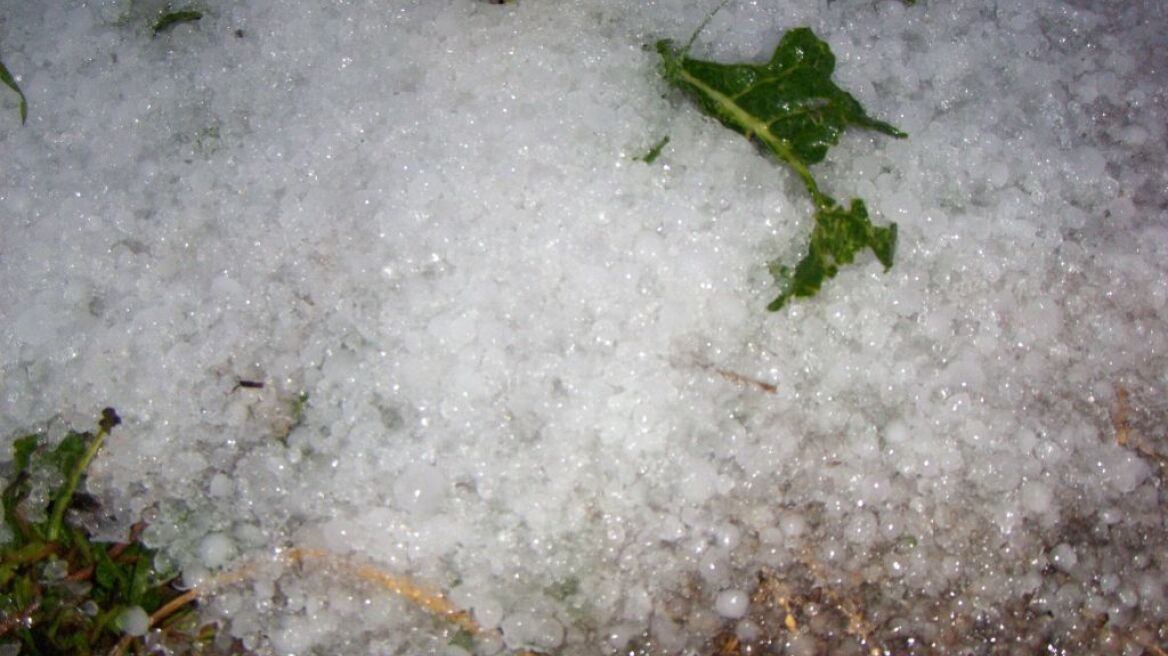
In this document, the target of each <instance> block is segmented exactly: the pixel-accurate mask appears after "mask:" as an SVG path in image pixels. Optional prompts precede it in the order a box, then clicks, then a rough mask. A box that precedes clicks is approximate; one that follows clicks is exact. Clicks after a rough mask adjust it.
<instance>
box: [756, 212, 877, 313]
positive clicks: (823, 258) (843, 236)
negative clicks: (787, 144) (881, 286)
mask: <svg viewBox="0 0 1168 656" xmlns="http://www.w3.org/2000/svg"><path fill="white" fill-rule="evenodd" d="M825 198H828V199H829V200H830V197H825ZM834 202H835V201H832V203H833V204H832V205H831V206H830V207H828V208H826V209H820V210H819V211H818V212H816V213H815V228H814V229H813V230H812V232H811V245H810V246H809V247H808V249H807V255H806V256H804V257H803V259H802V260H800V261H799V264H797V265H795V270H794V271H793V272H792V271H791V270H790V269H788V268H787V267H785V266H782V265H781V264H779V263H777V262H771V264H770V271H771V275H772V276H774V278H775V282H776V283H778V285H779V289H780V293H779V297H778V298H776V299H775V300H773V301H771V304H770V305H768V306H767V309H768V310H770V311H771V312H777V311H778V310H781V309H782V308H783V306H784V305H786V303H787V301H788V300H790V299H791V297H806V296H814V295H815V293H816V292H818V291H819V288H820V286H821V285H822V284H823V281H825V280H827V279H828V278H832V277H834V276H835V274H836V273H838V272H839V267H840V266H841V265H844V264H851V263H852V261H853V260H855V259H856V253H858V252H859V251H861V250H863V249H864V248H871V249H872V252H873V253H875V254H876V259H878V260H880V263H881V264H883V265H884V270H885V271H887V270H888V268H889V267H891V266H892V260H893V258H894V257H895V255H896V224H895V223H893V224H892V225H889V226H885V227H877V226H874V225H872V222H871V221H870V220H868V210H867V208H866V207H864V201H862V200H860V199H858V198H853V199H852V205H851V207H850V208H848V209H844V208H843V207H842V206H840V205H835V204H834Z"/></svg>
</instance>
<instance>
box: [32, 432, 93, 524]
mask: <svg viewBox="0 0 1168 656" xmlns="http://www.w3.org/2000/svg"><path fill="white" fill-rule="evenodd" d="M106 435H109V430H108V429H107V428H106V427H105V426H104V425H103V426H102V427H101V428H100V429H98V431H97V436H96V437H94V438H93V442H92V443H91V444H90V445H89V448H87V449H86V450H85V455H83V456H82V457H81V460H80V461H78V462H77V466H76V467H74V468H73V471H71V472H69V478H68V479H67V480H66V481H65V485H64V486H63V487H62V488H61V494H60V496H58V497H57V500H56V501H54V502H53V514H52V515H51V516H50V517H49V530H48V533H47V534H46V536H45V537H46V538H47V539H48V541H49V542H55V541H56V540H57V538H59V537H60V535H61V526H62V525H63V524H64V523H65V510H67V509H68V508H69V502H70V501H71V500H72V499H73V493H74V492H76V491H77V485H78V484H79V483H80V482H81V475H82V474H84V473H85V470H86V469H88V468H89V463H90V462H91V461H93V456H95V455H97V450H98V449H100V448H101V445H102V443H103V442H105V436H106Z"/></svg>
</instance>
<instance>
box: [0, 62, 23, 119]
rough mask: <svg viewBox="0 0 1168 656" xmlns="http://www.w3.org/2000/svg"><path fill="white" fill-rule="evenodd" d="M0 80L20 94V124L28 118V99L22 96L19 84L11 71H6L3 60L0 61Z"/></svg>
mask: <svg viewBox="0 0 1168 656" xmlns="http://www.w3.org/2000/svg"><path fill="white" fill-rule="evenodd" d="M0 82H3V83H4V84H5V85H6V86H7V87H8V88H9V89H12V90H13V91H15V92H16V95H18V96H20V124H21V125H24V123H25V122H26V121H27V120H28V99H27V98H25V97H24V92H23V91H21V90H20V85H19V84H17V83H16V78H14V77H12V73H10V72H8V67H7V66H5V65H4V62H2V61H0Z"/></svg>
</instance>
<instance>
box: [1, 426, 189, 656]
mask: <svg viewBox="0 0 1168 656" xmlns="http://www.w3.org/2000/svg"><path fill="white" fill-rule="evenodd" d="M120 422H121V420H120V419H119V418H118V415H117V413H116V412H115V411H114V410H113V409H112V408H106V409H105V410H103V411H102V416H101V420H100V421H99V422H98V431H97V433H96V434H94V433H89V432H86V433H76V432H70V433H69V434H67V435H66V436H65V438H64V439H62V440H61V441H60V442H58V443H57V444H56V445H55V446H53V447H51V448H50V447H49V446H48V445H47V444H46V440H45V437H44V436H43V435H39V434H35V435H26V436H24V437H21V438H18V439H17V440H15V441H14V442H13V444H12V451H13V460H12V463H13V468H14V469H13V471H12V472H11V476H10V477H9V481H10V482H9V483H8V485H7V487H5V488H4V491H3V493H2V499H3V504H4V523H5V524H6V526H7V528H8V531H9V533H10V536H11V537H10V539H9V541H8V542H7V543H6V544H4V545H3V546H2V547H0V614H2V617H3V620H0V646H2V645H3V643H4V642H8V643H9V644H12V643H15V644H16V645H19V647H20V653H21V654H33V655H45V656H48V655H50V654H77V655H79V656H86V655H88V654H98V653H100V654H104V653H110V652H111V650H113V651H120V650H122V649H124V648H125V646H126V642H127V637H126V636H125V635H124V634H125V633H139V632H141V631H144V630H145V629H146V628H148V627H149V625H150V619H151V618H150V615H149V614H151V613H154V612H155V611H157V610H159V608H161V607H162V606H163V605H164V604H167V603H168V602H170V601H171V600H173V599H175V598H176V597H178V596H179V595H180V594H181V593H180V592H179V591H178V590H176V589H175V588H174V587H173V586H172V585H170V580H171V578H172V577H173V574H171V573H167V572H159V571H158V570H157V569H156V568H155V565H154V563H155V554H154V552H153V551H151V550H150V549H148V548H146V547H145V546H144V545H143V544H142V543H141V542H140V541H139V539H138V538H139V535H140V533H141V531H142V529H143V528H144V526H143V525H142V524H138V525H136V526H135V527H134V528H133V529H131V533H130V537H129V539H128V540H127V541H126V542H121V543H116V544H109V543H98V542H92V541H91V540H90V537H89V534H88V533H87V532H86V531H85V530H84V529H82V528H80V527H78V526H76V525H75V524H74V523H73V522H70V521H68V519H69V517H68V515H69V512H70V511H71V510H75V509H77V508H79V507H82V506H84V505H85V504H86V502H87V497H86V496H85V495H84V494H82V493H81V492H80V491H79V490H80V489H81V488H82V486H83V483H84V480H85V475H86V470H87V469H88V468H89V465H90V463H91V462H92V461H93V458H94V456H95V455H96V454H97V452H98V450H99V449H100V448H101V446H102V443H103V442H104V441H105V438H106V436H108V435H109V433H110V431H111V430H113V428H114V427H115V426H117V425H118V424H119V423H120ZM40 480H57V481H60V482H59V484H57V485H56V486H54V488H53V489H52V490H50V493H49V494H48V503H47V506H48V507H47V509H46V508H42V509H37V508H30V507H29V504H31V503H34V501H33V499H35V498H44V497H43V496H41V495H33V494H32V493H33V492H34V488H35V487H36V485H37V483H36V482H37V481H40ZM89 503H92V502H91V501H89ZM44 510H47V512H38V511H44ZM30 517H44V519H41V520H39V521H38V520H35V519H30ZM192 619H193V615H192V612H191V611H190V609H188V612H187V613H180V614H175V615H172V616H171V617H170V621H169V622H167V626H168V627H171V628H174V627H177V625H178V624H180V623H184V622H185V623H188V624H189V623H190V620H192ZM134 624H136V625H137V626H136V627H135V626H132V625H134ZM191 628H193V627H191ZM203 639H206V636H204V638H203Z"/></svg>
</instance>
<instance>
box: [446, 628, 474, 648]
mask: <svg viewBox="0 0 1168 656" xmlns="http://www.w3.org/2000/svg"><path fill="white" fill-rule="evenodd" d="M449 644H451V645H453V646H455V647H462V648H463V649H465V650H467V651H469V652H471V653H472V654H473V653H474V646H475V644H474V634H473V633H471V632H470V631H467V630H466V629H459V630H458V631H457V632H456V633H455V634H454V636H453V637H451V638H450V643H449Z"/></svg>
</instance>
